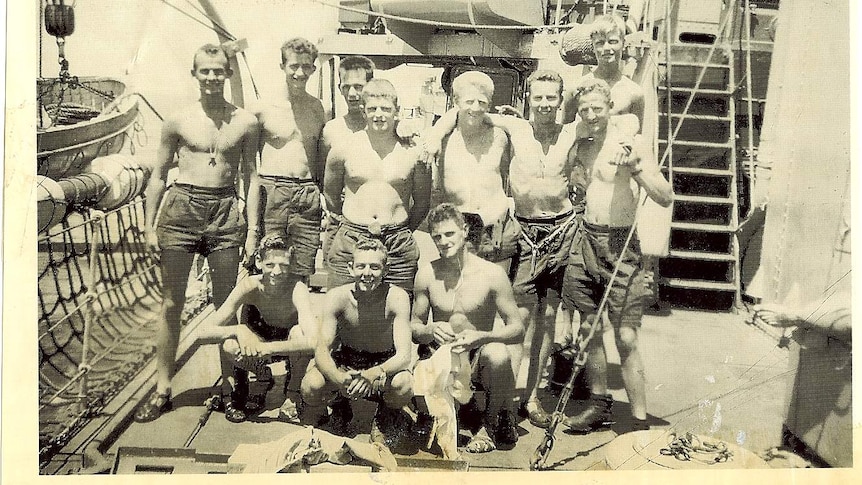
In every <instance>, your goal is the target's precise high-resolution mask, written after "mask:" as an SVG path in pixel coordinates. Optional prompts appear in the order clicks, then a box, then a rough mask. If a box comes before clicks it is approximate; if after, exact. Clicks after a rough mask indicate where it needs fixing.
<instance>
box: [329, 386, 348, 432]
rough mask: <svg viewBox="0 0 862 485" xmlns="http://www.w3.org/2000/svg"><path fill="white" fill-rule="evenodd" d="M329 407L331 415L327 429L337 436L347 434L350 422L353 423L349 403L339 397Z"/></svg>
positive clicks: (344, 398)
mask: <svg viewBox="0 0 862 485" xmlns="http://www.w3.org/2000/svg"><path fill="white" fill-rule="evenodd" d="M330 406H332V415H330V416H329V428H330V429H331V430H332V432H333V433H335V434H337V435H340V436H343V435H345V434H347V430H348V428H350V422H351V421H353V408H351V407H350V401H349V400H348V399H347V398H346V397H344V396H341V395H339V396H338V397H336V398H335V399H334V400H333V401H332V404H331V405H330Z"/></svg>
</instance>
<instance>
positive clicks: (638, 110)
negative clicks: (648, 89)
mask: <svg viewBox="0 0 862 485" xmlns="http://www.w3.org/2000/svg"><path fill="white" fill-rule="evenodd" d="M631 114H633V115H635V116H637V118H638V129H637V132H638V133H640V132H641V130H642V129H643V125H644V95H643V92H641V90H640V87H638V89H637V92H636V93H633V94H632V105H631Z"/></svg>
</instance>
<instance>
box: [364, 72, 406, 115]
mask: <svg viewBox="0 0 862 485" xmlns="http://www.w3.org/2000/svg"><path fill="white" fill-rule="evenodd" d="M375 98H376V99H380V98H382V99H388V100H389V101H391V102H392V104H393V105H395V108H396V109H397V108H398V93H397V92H396V91H395V86H393V85H392V83H391V82H389V81H387V80H385V79H377V78H375V79H372V80H370V81H368V84H366V85H365V87H364V88H362V103H363V104H368V101H369V100H371V99H375Z"/></svg>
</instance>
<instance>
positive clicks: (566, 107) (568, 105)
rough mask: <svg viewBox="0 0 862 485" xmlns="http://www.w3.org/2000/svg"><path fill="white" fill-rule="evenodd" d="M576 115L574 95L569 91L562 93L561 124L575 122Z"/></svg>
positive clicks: (576, 107) (576, 108)
mask: <svg viewBox="0 0 862 485" xmlns="http://www.w3.org/2000/svg"><path fill="white" fill-rule="evenodd" d="M577 114H578V106H577V103H575V93H574V91H572V90H571V89H567V90H566V91H565V92H564V93H563V124H566V123H571V122H573V121H575V116H577Z"/></svg>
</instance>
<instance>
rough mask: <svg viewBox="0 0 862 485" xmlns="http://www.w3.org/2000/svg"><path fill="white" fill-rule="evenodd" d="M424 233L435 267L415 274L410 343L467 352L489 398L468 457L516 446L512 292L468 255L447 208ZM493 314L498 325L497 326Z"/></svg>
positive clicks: (517, 336)
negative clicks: (428, 234)
mask: <svg viewBox="0 0 862 485" xmlns="http://www.w3.org/2000/svg"><path fill="white" fill-rule="evenodd" d="M428 230H429V231H430V232H431V238H432V239H433V240H434V244H435V245H436V246H437V250H438V251H439V252H440V259H437V260H435V261H432V262H431V263H429V264H427V265H425V266H423V267H422V268H420V269H419V272H418V273H417V274H416V283H415V285H414V292H415V294H414V295H415V296H414V302H413V316H412V322H411V327H412V330H413V340H414V341H415V342H417V343H419V344H420V345H429V344H430V345H432V346H433V345H434V344H437V345H443V344H447V343H454V344H455V345H454V348H453V349H454V350H456V351H463V352H470V361H471V362H472V364H473V372H474V376H473V380H474V381H475V382H478V383H479V384H480V385H481V386H482V387H483V388H484V390H485V391H486V392H487V396H488V398H487V406H486V409H485V413H484V417H483V423H482V425H481V426H480V427H479V429H478V430H476V432H475V433H474V434H473V438H472V439H471V440H470V442H469V443H468V444H467V451H468V452H470V453H484V452H488V451H492V450H494V449H496V448H497V447H498V446H499V445H513V444H514V443H515V442H517V440H518V433H517V431H516V430H515V428H514V421H513V420H512V416H511V409H510V408H511V404H512V402H513V400H512V397H513V394H514V391H515V374H514V372H513V371H512V362H511V355H510V354H509V349H508V348H507V345H510V344H517V343H520V342H521V341H522V339H523V336H524V325H523V320H522V318H521V313H520V311H519V310H518V305H517V303H516V302H515V297H514V294H513V293H512V285H511V284H510V283H509V279H508V275H507V274H506V273H505V272H504V271H503V269H502V268H500V267H499V266H497V265H496V264H493V263H490V262H488V261H485V260H483V259H482V258H479V257H478V256H476V255H474V254H472V253H470V252H468V251H467V246H466V238H467V231H468V228H467V225H466V223H465V222H464V218H463V216H462V215H461V212H460V211H458V209H457V208H456V207H455V206H453V205H452V204H448V203H444V204H440V205H439V206H437V207H435V208H434V209H433V210H432V211H431V213H430V214H428ZM429 310H430V311H431V312H432V316H433V320H432V321H431V322H428V313H429ZM497 313H499V314H500V316H501V317H502V322H500V323H501V324H498V325H495V323H494V319H495V315H496V314H497ZM492 436H493V438H492Z"/></svg>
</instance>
